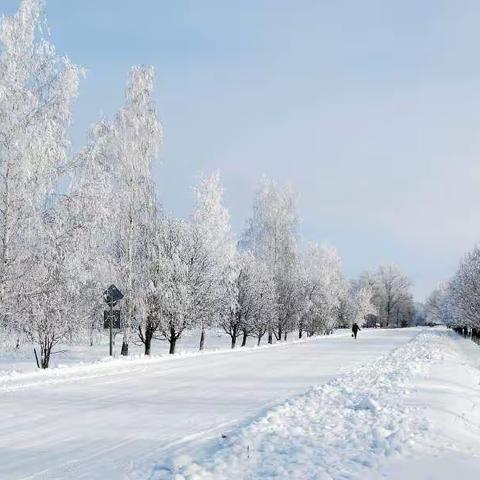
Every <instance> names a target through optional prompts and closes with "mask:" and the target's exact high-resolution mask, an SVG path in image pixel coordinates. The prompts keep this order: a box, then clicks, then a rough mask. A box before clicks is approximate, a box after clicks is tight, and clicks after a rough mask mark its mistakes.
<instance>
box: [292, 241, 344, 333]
mask: <svg viewBox="0 0 480 480" xmlns="http://www.w3.org/2000/svg"><path fill="white" fill-rule="evenodd" d="M302 276H303V291H304V293H303V302H304V306H303V311H302V316H301V322H300V329H299V336H300V337H301V335H302V333H303V331H307V333H308V334H309V335H313V334H314V333H328V332H330V331H331V330H333V328H335V327H336V326H337V322H338V316H339V311H340V308H341V301H342V298H343V296H344V293H345V280H344V278H343V274H342V270H341V259H340V255H339V254H338V252H337V250H336V249H335V248H333V247H326V246H319V245H317V244H311V245H309V247H308V248H307V251H306V252H305V254H304V257H303V275H302Z"/></svg>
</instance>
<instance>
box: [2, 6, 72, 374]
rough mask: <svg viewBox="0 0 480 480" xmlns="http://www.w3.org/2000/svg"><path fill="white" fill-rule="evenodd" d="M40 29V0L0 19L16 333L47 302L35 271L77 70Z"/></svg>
mask: <svg viewBox="0 0 480 480" xmlns="http://www.w3.org/2000/svg"><path fill="white" fill-rule="evenodd" d="M46 30H47V29H46V27H45V17H44V12H43V4H42V2H41V1H40V0H23V1H22V3H21V4H20V8H19V10H18V12H17V13H16V14H14V15H13V16H9V17H8V16H6V17H3V18H2V19H1V23H0V318H1V323H3V325H4V326H6V327H8V328H10V329H12V330H14V331H15V332H16V334H17V335H18V334H19V332H20V331H22V330H23V327H24V326H25V325H28V322H29V319H30V318H31V317H30V313H31V312H32V307H33V305H37V308H38V310H44V309H45V302H48V297H47V296H46V295H45V288H43V287H44V286H43V285H41V286H39V285H38V282H36V280H37V277H36V276H35V273H34V272H35V270H36V269H38V268H39V263H38V262H39V261H41V260H42V259H41V255H42V254H44V253H45V252H46V251H47V250H49V249H50V247H51V244H50V241H49V240H48V239H49V238H50V236H49V234H48V233H46V231H48V229H49V226H48V222H46V220H45V219H46V218H47V217H48V216H49V215H50V211H51V209H52V208H53V206H54V204H55V202H56V197H54V196H52V192H53V191H54V189H55V187H56V186H57V184H58V183H59V181H60V179H61V178H62V176H63V174H64V173H65V172H66V170H67V168H68V158H67V153H66V152H67V148H68V146H69V142H68V137H67V128H68V125H69V122H70V114H71V112H70V107H71V103H72V100H73V99H74V98H75V97H76V95H77V89H78V82H79V77H80V75H81V70H80V69H79V68H78V67H77V66H75V65H73V64H72V63H71V62H70V60H69V59H68V58H67V57H64V56H61V55H59V54H57V52H56V50H55V48H54V46H53V45H52V44H51V43H50V42H49V41H48V38H47V36H46V34H45V32H46ZM40 287H41V288H40ZM38 310H37V311H38ZM39 331H40V332H41V330H39ZM42 364H43V365H44V366H46V365H48V360H47V361H46V362H42Z"/></svg>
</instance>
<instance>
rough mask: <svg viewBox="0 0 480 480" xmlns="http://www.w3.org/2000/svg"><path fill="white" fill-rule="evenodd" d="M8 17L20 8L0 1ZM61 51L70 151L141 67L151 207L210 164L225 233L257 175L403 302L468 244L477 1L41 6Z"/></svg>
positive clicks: (242, 215) (479, 126)
mask: <svg viewBox="0 0 480 480" xmlns="http://www.w3.org/2000/svg"><path fill="white" fill-rule="evenodd" d="M0 5H1V10H2V11H3V12H4V13H11V12H13V10H14V9H15V8H16V7H17V5H18V0H0ZM47 15H48V20H49V25H50V28H51V31H52V38H53V41H54V43H55V44H56V45H57V47H58V49H59V50H60V51H62V52H65V53H67V54H68V55H69V56H70V57H71V58H72V59H73V60H74V61H75V62H76V63H78V64H80V65H82V66H84V67H85V68H87V70H88V74H87V78H86V79H85V80H84V81H83V82H82V84H81V89H80V97H79V100H78V102H77V105H76V107H75V124H74V126H73V131H72V135H73V139H74V145H75V146H76V147H78V146H79V145H81V144H82V142H84V139H85V135H86V133H85V132H86V130H87V128H88V125H89V124H90V123H92V122H94V121H95V120H97V119H99V118H100V117H101V116H102V115H103V116H107V117H108V116H111V115H112V114H113V113H114V112H115V110H116V109H117V108H118V107H119V106H120V105H121V104H122V102H123V91H124V86H125V80H126V75H127V71H128V68H129V67H130V66H131V65H133V64H140V63H146V64H152V65H154V66H155V68H156V72H157V98H158V110H159V113H160V116H161V119H162V123H163V128H164V134H165V139H164V146H163V151H162V165H161V166H159V167H158V168H156V169H155V174H156V181H157V184H158V187H159V193H160V197H161V199H162V202H163V204H164V205H165V208H166V210H168V211H171V212H173V213H175V214H178V215H182V216H183V215H187V214H188V213H189V210H190V207H191V203H192V198H191V185H192V184H193V182H194V181H195V177H196V175H197V174H198V173H199V172H201V171H204V172H208V171H211V170H214V169H218V170H220V172H221V174H222V178H223V181H224V184H225V187H226V202H227V205H228V207H229V209H230V211H231V214H232V220H233V225H234V229H235V231H237V232H239V231H240V230H241V229H242V228H243V225H244V222H245V219H246V217H247V215H248V213H249V210H250V205H251V195H252V192H253V190H254V188H255V186H256V184H257V183H258V181H259V179H260V178H261V176H262V175H263V174H265V175H267V176H271V177H274V178H277V179H278V180H280V181H290V182H291V183H292V184H293V186H294V187H295V188H296V189H297V190H298V191H299V192H300V195H301V197H300V198H301V203H300V213H301V217H302V219H303V220H302V228H301V232H302V236H303V238H304V240H306V241H310V240H316V241H320V242H323V241H327V242H329V243H332V244H334V245H336V246H337V247H338V248H339V249H340V252H341V254H342V256H343V259H344V266H345V271H346V272H347V274H349V275H356V274H357V273H359V272H360V271H362V270H363V269H366V268H371V267H375V266H376V265H377V264H379V263H384V262H387V263H396V264H398V265H399V266H401V267H402V268H403V269H404V270H405V271H406V272H407V273H408V274H410V275H411V276H412V278H413V280H414V282H415V293H416V295H417V298H418V299H422V297H423V296H424V295H425V294H427V293H428V292H429V290H430V289H431V288H433V287H434V286H435V285H436V283H437V282H438V281H440V280H442V279H444V278H446V277H448V276H449V275H451V274H452V273H453V270H454V268H455V266H456V264H457V262H458V260H459V257H460V255H461V254H462V253H463V252H464V251H465V250H466V249H468V248H470V247H471V246H472V245H473V244H474V242H476V241H477V240H479V239H480V218H479V215H477V211H478V209H479V206H480V163H479V157H480V88H479V87H480V62H479V61H478V50H479V48H478V47H479V44H480V28H479V25H480V3H479V2H477V1H455V0H451V1H441V0H438V1H433V0H432V1H426V0H416V1H401V2H399V1H397V0H395V1H388V0H383V1H382V0H378V1H368V0H366V1H356V0H351V1H341V0H340V1H338V0H336V1H320V0H318V1H313V0H310V1H309V0H290V1H281V0H276V1H274V0H270V1H259V0H255V1H254V0H243V1H226V0H223V1H222V0H218V1H213V0H202V1H200V0H197V1H193V0H192V1H182V0H171V1H163V0H135V1H133V0H47Z"/></svg>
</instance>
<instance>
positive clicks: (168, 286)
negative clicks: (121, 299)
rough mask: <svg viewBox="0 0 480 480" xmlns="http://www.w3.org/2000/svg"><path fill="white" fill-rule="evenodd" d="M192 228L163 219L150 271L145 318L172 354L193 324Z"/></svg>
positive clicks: (193, 259) (193, 271) (184, 223)
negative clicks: (147, 313)
mask: <svg viewBox="0 0 480 480" xmlns="http://www.w3.org/2000/svg"><path fill="white" fill-rule="evenodd" d="M192 230H193V229H192V226H191V225H190V224H188V223H187V222H184V221H181V220H176V219H170V218H164V219H162V221H161V222H159V226H158V231H157V236H156V238H157V241H158V250H157V256H156V257H154V265H153V266H152V267H153V268H151V270H150V273H151V279H150V286H149V296H150V302H151V308H150V310H149V314H150V315H151V316H152V322H155V324H156V326H155V330H158V331H159V333H160V334H161V336H162V337H163V338H165V339H166V340H168V342H169V344H170V353H171V354H173V353H175V347H176V343H177V340H178V339H179V338H180V336H181V335H182V334H183V332H184V331H185V330H186V329H188V328H190V327H191V326H192V325H193V324H194V319H195V317H194V315H193V314H194V313H195V311H196V306H195V304H194V303H195V288H196V276H197V272H196V268H195V267H196V265H195V248H194V242H193V239H192Z"/></svg>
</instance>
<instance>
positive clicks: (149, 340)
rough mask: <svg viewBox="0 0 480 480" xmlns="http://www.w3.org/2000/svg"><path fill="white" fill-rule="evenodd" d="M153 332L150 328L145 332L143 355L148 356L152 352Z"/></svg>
mask: <svg viewBox="0 0 480 480" xmlns="http://www.w3.org/2000/svg"><path fill="white" fill-rule="evenodd" d="M152 337H153V332H152V330H151V329H150V328H147V329H146V330H145V355H150V353H151V351H152Z"/></svg>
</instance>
